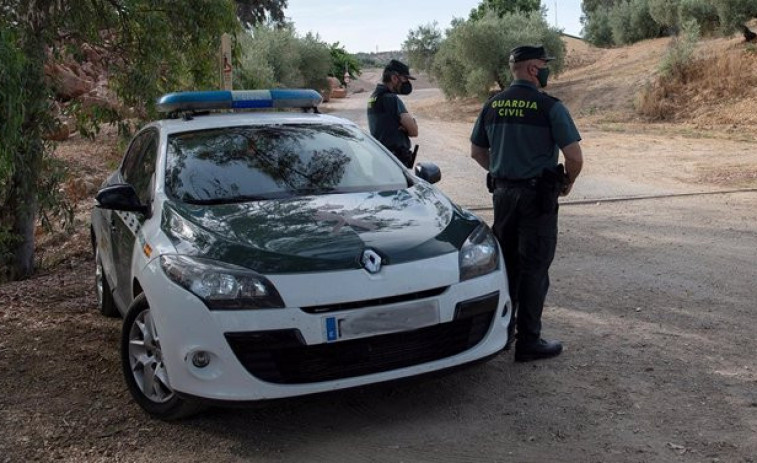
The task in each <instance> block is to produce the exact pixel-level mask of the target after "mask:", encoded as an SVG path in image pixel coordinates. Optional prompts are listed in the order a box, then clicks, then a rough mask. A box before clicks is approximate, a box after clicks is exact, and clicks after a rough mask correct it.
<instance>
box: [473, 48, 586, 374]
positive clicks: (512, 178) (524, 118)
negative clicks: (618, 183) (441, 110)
mask: <svg viewBox="0 0 757 463" xmlns="http://www.w3.org/2000/svg"><path fill="white" fill-rule="evenodd" d="M552 59H554V58H552V57H548V56H547V55H546V53H545V51H544V47H542V46H520V47H516V48H513V49H512V50H511V54H510V71H511V72H512V74H513V77H514V81H513V82H512V84H511V85H510V87H509V88H508V89H506V90H504V91H502V92H501V93H499V94H497V95H495V96H494V97H492V98H491V99H490V100H489V101H488V102H486V104H485V105H484V108H483V109H482V110H481V114H480V115H479V116H478V120H477V121H476V124H475V126H474V128H473V134H472V135H471V157H472V158H473V159H475V160H476V162H478V163H479V164H480V165H481V167H483V168H484V169H486V170H487V171H488V172H489V177H488V178H489V179H490V182H488V183H489V186H490V189H491V190H492V191H493V194H494V198H493V200H494V226H493V229H494V234H495V235H496V236H497V239H498V240H499V243H500V245H501V247H502V251H503V253H504V257H505V266H506V268H507V275H508V278H509V287H510V297H511V298H512V301H513V318H514V319H516V320H517V321H514V322H513V321H511V326H510V335H511V339H512V335H513V334H514V331H515V327H516V324H517V335H516V336H515V337H516V338H517V343H516V345H515V361H516V362H527V361H531V360H538V359H543V358H549V357H554V356H557V355H560V353H561V352H562V344H561V343H560V342H558V341H547V340H544V339H542V338H541V315H542V310H543V308H544V299H545V297H546V295H547V290H548V289H549V266H550V265H551V263H552V259H553V258H554V255H555V247H556V245H557V196H558V195H562V196H564V195H567V194H568V193H569V192H570V190H571V187H572V185H573V182H575V180H576V177H578V174H579V172H581V167H582V166H583V154H582V152H581V146H580V145H579V141H580V140H581V136H580V135H579V133H578V130H577V129H576V126H575V124H574V123H573V120H572V119H571V117H570V114H569V113H568V110H567V109H566V108H565V106H563V104H562V103H561V102H560V100H558V99H557V98H554V97H551V96H549V95H547V94H546V93H544V92H542V91H541V90H539V88H541V87H545V86H546V85H547V77H548V76H549V68H548V67H547V63H548V62H549V61H551V60H552ZM558 148H559V150H562V152H563V156H564V157H565V171H566V172H564V173H563V171H562V166H561V165H560V166H558V164H557V161H558V156H559V150H558ZM509 342H511V341H510V340H508V343H509Z"/></svg>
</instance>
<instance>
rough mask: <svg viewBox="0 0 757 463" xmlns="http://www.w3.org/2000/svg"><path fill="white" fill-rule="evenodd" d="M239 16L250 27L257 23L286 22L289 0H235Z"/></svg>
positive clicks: (243, 23)
mask: <svg viewBox="0 0 757 463" xmlns="http://www.w3.org/2000/svg"><path fill="white" fill-rule="evenodd" d="M234 3H236V9H237V17H238V18H239V21H240V22H241V23H242V25H243V26H244V27H245V28H247V29H249V28H252V27H255V25H256V24H277V25H283V24H284V19H285V18H284V10H285V9H286V7H287V0H235V2H234Z"/></svg>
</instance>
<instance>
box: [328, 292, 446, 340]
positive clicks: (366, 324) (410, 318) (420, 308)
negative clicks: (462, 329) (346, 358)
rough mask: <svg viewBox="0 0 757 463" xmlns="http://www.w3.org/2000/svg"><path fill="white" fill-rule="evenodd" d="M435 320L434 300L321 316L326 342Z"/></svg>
mask: <svg viewBox="0 0 757 463" xmlns="http://www.w3.org/2000/svg"><path fill="white" fill-rule="evenodd" d="M438 323H439V303H438V302H437V301H418V302H412V303H409V304H402V305H398V306H394V307H383V308H380V309H364V310H359V311H356V312H355V313H351V314H348V315H342V316H336V317H325V318H324V319H323V326H324V329H325V333H326V340H327V341H328V342H334V341H343V340H346V339H355V338H363V337H367V336H375V335H379V334H387V333H399V332H402V331H410V330H415V329H418V328H423V327H426V326H431V325H436V324H438Z"/></svg>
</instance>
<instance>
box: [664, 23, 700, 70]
mask: <svg viewBox="0 0 757 463" xmlns="http://www.w3.org/2000/svg"><path fill="white" fill-rule="evenodd" d="M699 37H700V28H699V24H697V22H696V21H693V20H692V21H688V22H686V23H685V24H684V25H683V29H682V30H681V34H680V35H679V36H678V37H675V38H673V40H672V42H671V44H670V46H669V47H668V50H667V52H666V53H665V56H663V58H662V61H661V63H660V69H659V70H660V75H662V76H663V77H665V78H673V79H678V80H680V79H681V77H682V76H683V75H684V72H685V70H686V68H687V67H688V66H689V65H690V64H691V61H692V59H693V57H694V50H695V49H696V46H697V42H698V41H699Z"/></svg>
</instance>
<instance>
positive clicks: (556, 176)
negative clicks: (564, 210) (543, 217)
mask: <svg viewBox="0 0 757 463" xmlns="http://www.w3.org/2000/svg"><path fill="white" fill-rule="evenodd" d="M567 183H568V175H567V174H566V173H565V166H563V165H562V164H558V165H556V166H555V167H548V168H546V169H544V170H542V172H541V177H540V178H539V196H540V197H541V210H542V212H544V213H545V214H546V213H554V212H557V198H558V197H559V196H560V192H561V191H562V190H563V188H564V187H565V185H566V184H567Z"/></svg>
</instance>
